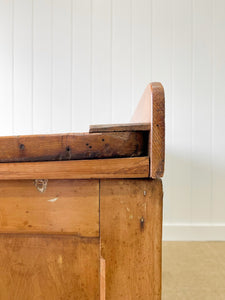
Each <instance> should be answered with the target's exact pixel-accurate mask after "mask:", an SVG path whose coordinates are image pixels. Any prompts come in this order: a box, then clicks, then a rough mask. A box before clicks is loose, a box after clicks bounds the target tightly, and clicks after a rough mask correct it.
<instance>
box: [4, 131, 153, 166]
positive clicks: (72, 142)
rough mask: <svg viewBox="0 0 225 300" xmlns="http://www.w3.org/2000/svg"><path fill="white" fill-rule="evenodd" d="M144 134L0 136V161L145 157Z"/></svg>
mask: <svg viewBox="0 0 225 300" xmlns="http://www.w3.org/2000/svg"><path fill="white" fill-rule="evenodd" d="M145 136H146V135H144V133H143V132H115V133H113V132H110V133H96V134H88V133H70V134H47V135H27V136H11V137H0V149H1V153H0V162H25V161H51V160H75V159H94V158H112V157H130V156H131V157H132V156H144V155H147V151H148V149H147V146H146V143H145V141H146V138H145Z"/></svg>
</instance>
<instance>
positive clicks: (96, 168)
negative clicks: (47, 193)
mask: <svg viewBox="0 0 225 300" xmlns="http://www.w3.org/2000/svg"><path fill="white" fill-rule="evenodd" d="M148 176H149V157H131V158H114V159H94V160H73V161H46V162H23V163H2V164H0V180H7V179H12V180H14V179H91V178H96V179H97V178H142V177H148Z"/></svg>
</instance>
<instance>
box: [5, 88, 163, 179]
mask: <svg viewBox="0 0 225 300" xmlns="http://www.w3.org/2000/svg"><path fill="white" fill-rule="evenodd" d="M164 156H165V96H164V89H163V86H162V85H161V83H159V82H153V83H150V84H148V85H147V87H146V89H145V91H144V94H143V96H142V98H141V99H140V101H139V104H138V106H137V108H136V110H135V112H134V115H133V117H132V119H131V122H130V123H128V124H104V125H91V126H90V129H89V133H68V134H46V135H45V134H43V135H24V136H10V137H0V178H1V179H2V178H3V177H4V176H6V177H7V178H10V175H7V170H8V171H9V172H11V171H12V169H11V167H10V163H25V162H30V163H31V165H29V166H28V165H27V164H25V165H24V167H28V168H30V169H32V168H33V165H32V163H34V162H40V163H41V162H42V163H44V162H45V163H47V162H49V163H50V162H54V161H55V162H57V161H58V162H59V161H68V163H71V164H70V166H69V167H68V166H66V168H67V171H68V172H69V174H65V172H63V171H62V169H61V167H60V174H61V175H60V178H63V177H62V176H66V177H65V178H79V177H78V176H81V177H80V178H110V177H109V176H112V178H117V177H116V176H118V178H132V176H134V175H135V174H136V170H132V169H131V168H130V167H131V166H129V165H126V164H127V162H128V160H124V161H123V160H122V159H126V158H127V159H129V158H130V159H131V158H140V159H141V158H146V157H148V160H146V161H148V163H149V166H148V167H149V171H148V172H146V170H145V168H144V171H143V172H139V173H138V175H137V177H141V176H143V177H146V174H147V173H148V176H149V177H151V178H159V177H162V176H163V173H164ZM85 160H88V161H96V162H94V164H93V165H91V164H89V163H88V162H86V163H85ZM74 161H81V163H80V165H79V164H74V163H73V162H74ZM97 161H98V162H97ZM104 161H105V162H104ZM106 161H110V163H109V165H110V168H112V169H111V170H109V173H110V172H111V171H112V170H113V171H112V172H111V175H107V174H106V173H107V169H105V170H104V172H103V175H102V174H99V172H98V170H97V169H96V170H94V169H93V168H98V167H99V166H101V167H102V165H104V164H106V165H107V162H106ZM125 161H126V163H125V164H124V162H125ZM130 161H132V160H130ZM137 161H138V160H137ZM132 162H133V161H132ZM1 163H6V165H5V166H3V165H2V164H1ZM120 164H121V165H122V169H123V174H121V172H120V171H119V172H118V170H120V168H119V165H120ZM61 165H62V164H61ZM61 165H57V164H55V165H54V166H57V168H58V166H61ZM113 165H114V167H113ZM15 166H16V170H17V171H18V174H20V176H22V177H23V178H24V176H25V175H22V174H23V170H22V169H21V167H22V165H21V167H18V165H15ZM35 166H37V165H35ZM43 166H44V167H43ZM50 166H51V165H50V164H49V165H48V164H45V165H44V164H40V166H39V168H40V169H41V172H40V174H39V175H43V176H44V171H45V172H46V174H48V175H49V176H50V177H49V178H55V177H54V175H53V174H52V173H51V170H47V168H48V167H50ZM77 166H78V168H79V167H80V166H81V169H82V168H84V169H82V170H83V172H84V173H82V172H80V171H78V172H77V171H75V173H74V172H72V171H73V170H72V169H71V168H72V167H77ZM115 166H116V167H115ZM145 167H146V165H145ZM35 168H36V167H35ZM88 168H92V171H91V174H90V175H87V173H88ZM29 172H30V171H29ZM29 172H27V173H26V172H25V173H26V176H27V178H33V177H32V175H31V174H29V175H28V173H29ZM85 172H86V173H85ZM129 172H131V175H130V176H129V174H128V173H129ZM30 173H31V172H30ZM3 174H4V175H3ZM62 174H63V175H62ZM71 174H73V175H71ZM74 174H76V175H74ZM36 175H38V172H37V174H36ZM26 176H25V177H26ZM74 176H75V177H74ZM91 176H92V177H91ZM93 176H94V177H93ZM96 176H97V177H96ZM98 176H100V177H98ZM101 176H102V177H101ZM11 177H13V178H16V179H19V175H16V174H15V172H13V175H11ZM36 178H38V177H36ZM39 178H41V177H39ZM42 178H48V177H46V176H44V177H42ZM57 178H58V177H57ZM57 178H55V179H57ZM24 179H25V178H24Z"/></svg>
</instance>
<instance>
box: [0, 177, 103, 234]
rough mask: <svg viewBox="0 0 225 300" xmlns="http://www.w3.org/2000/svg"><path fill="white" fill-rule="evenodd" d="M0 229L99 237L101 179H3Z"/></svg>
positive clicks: (17, 231)
mask: <svg viewBox="0 0 225 300" xmlns="http://www.w3.org/2000/svg"><path fill="white" fill-rule="evenodd" d="M0 232H2V233H9V232H10V233H44V234H73V235H76V236H81V237H99V181H98V180H89V181H88V180H49V181H48V183H47V188H46V190H45V191H44V192H40V191H39V190H37V188H36V186H35V185H34V181H32V180H16V181H0Z"/></svg>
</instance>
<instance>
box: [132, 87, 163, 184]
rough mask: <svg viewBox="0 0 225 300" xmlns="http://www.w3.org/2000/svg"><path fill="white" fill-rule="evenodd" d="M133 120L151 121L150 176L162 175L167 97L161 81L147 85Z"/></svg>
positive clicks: (139, 121) (137, 121)
mask: <svg viewBox="0 0 225 300" xmlns="http://www.w3.org/2000/svg"><path fill="white" fill-rule="evenodd" d="M131 122H133V123H146V122H149V123H150V133H149V156H150V177H151V178H159V177H162V176H163V173H164V157H165V97H164V89H163V86H162V84H161V83H160V82H152V83H150V84H148V85H147V87H146V89H145V91H144V94H143V95H142V97H141V100H140V101H139V104H138V106H137V108H136V110H135V112H134V115H133V117H132V119H131Z"/></svg>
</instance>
